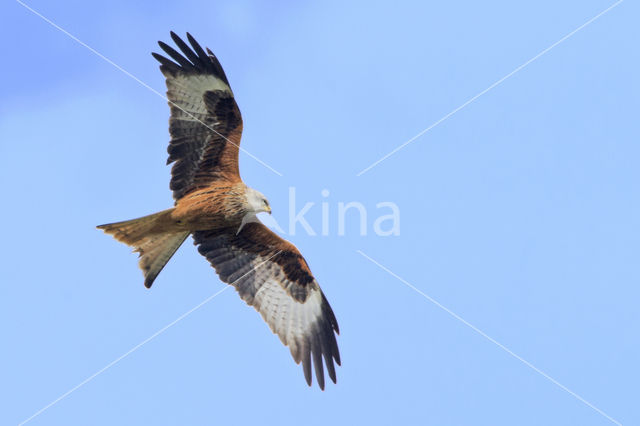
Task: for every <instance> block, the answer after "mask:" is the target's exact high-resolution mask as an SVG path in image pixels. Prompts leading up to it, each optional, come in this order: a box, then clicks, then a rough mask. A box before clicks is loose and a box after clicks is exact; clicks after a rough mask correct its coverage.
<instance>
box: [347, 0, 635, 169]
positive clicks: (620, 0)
mask: <svg viewBox="0 0 640 426" xmlns="http://www.w3.org/2000/svg"><path fill="white" fill-rule="evenodd" d="M623 1H624V0H618V1H617V2H615V3H614V4H612V5H611V6H609V7H608V8H606V9H605V10H603V11H602V12H600V13H598V14H597V15H596V16H594V17H593V18H591V19H589V20H588V21H587V22H585V23H584V24H582V25H580V26H579V27H578V28H576V29H575V30H573V31H571V32H570V33H569V34H567V35H565V36H564V37H562V38H561V39H560V40H558V41H556V42H555V43H553V44H552V45H551V46H549V47H547V48H546V49H544V50H543V51H541V52H540V53H538V54H537V55H536V56H534V57H533V58H531V59H529V60H528V61H527V62H525V63H523V64H522V65H520V66H519V67H517V68H516V69H514V70H513V71H511V72H510V73H509V74H507V75H505V76H504V77H502V78H501V79H500V80H498V81H496V82H495V83H493V84H492V85H491V86H489V87H487V88H486V89H484V90H483V91H482V92H480V93H478V94H477V95H475V96H474V97H472V98H471V99H469V100H468V101H466V102H465V103H463V104H462V105H460V106H459V107H457V108H456V109H454V110H453V111H451V112H450V113H448V114H447V115H445V116H444V117H442V118H441V119H439V120H438V121H436V122H435V123H433V124H432V125H430V126H429V127H427V128H426V129H424V130H423V131H421V132H420V133H418V134H417V135H415V136H414V137H412V138H411V139H409V140H408V141H406V142H405V143H403V144H402V145H400V146H398V147H396V148H395V149H393V150H392V151H390V152H389V153H388V154H386V155H384V156H383V157H382V158H380V159H379V160H377V161H375V162H373V163H372V164H370V165H369V166H368V167H366V168H364V169H362V170H360V172H358V174H357V175H356V176H362V175H363V174H365V173H366V172H368V171H369V170H371V169H372V168H374V167H375V166H377V165H378V164H380V163H382V162H383V161H384V160H386V159H387V158H389V157H391V156H392V155H393V154H395V153H396V152H398V151H400V150H401V149H402V148H404V147H406V146H407V145H409V144H410V143H411V142H413V141H415V140H416V139H418V138H420V137H421V136H422V135H424V134H425V133H427V132H428V131H429V130H431V129H433V128H434V127H436V126H437V125H438V124H440V123H442V122H443V121H445V120H447V119H448V118H449V117H451V116H452V115H453V114H455V113H456V112H458V111H460V110H461V109H463V108H464V107H466V106H467V105H469V104H470V103H472V102H473V101H475V100H476V99H478V98H479V97H480V96H482V95H484V94H485V93H487V92H488V91H490V90H491V89H493V88H494V87H496V86H498V85H499V84H500V83H502V82H503V81H505V80H506V79H508V78H509V77H511V76H512V75H514V74H515V73H517V72H518V71H520V70H522V69H523V68H524V67H526V66H527V65H529V64H530V63H532V62H533V61H535V60H536V59H538V58H539V57H541V56H542V55H544V54H545V53H547V52H548V51H550V50H551V49H553V48H554V47H556V46H557V45H559V44H560V43H562V42H563V41H565V40H566V39H568V38H569V37H571V36H572V35H574V34H575V33H577V32H578V31H580V30H581V29H583V28H584V27H586V26H587V25H589V24H591V23H592V22H593V21H595V20H596V19H598V18H600V17H601V16H602V15H604V14H605V13H607V12H609V11H610V10H611V9H613V8H614V7H616V6H618V5H619V4H620V3H622V2H623Z"/></svg>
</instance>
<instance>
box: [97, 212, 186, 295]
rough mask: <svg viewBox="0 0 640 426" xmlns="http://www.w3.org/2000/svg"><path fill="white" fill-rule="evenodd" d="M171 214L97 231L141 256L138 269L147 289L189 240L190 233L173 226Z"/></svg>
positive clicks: (109, 226) (127, 222)
mask: <svg viewBox="0 0 640 426" xmlns="http://www.w3.org/2000/svg"><path fill="white" fill-rule="evenodd" d="M172 210H173V209H169V210H164V211H161V212H159V213H155V214H152V215H149V216H144V217H141V218H138V219H133V220H126V221H124V222H116V223H109V224H106V225H100V226H98V227H97V228H98V229H102V230H104V232H106V233H107V234H110V235H113V237H114V238H115V239H116V240H118V241H120V242H123V243H125V244H127V245H129V246H131V247H133V248H134V251H137V252H138V253H140V260H139V262H138V266H140V269H142V273H143V274H144V285H145V287H147V288H149V287H151V284H153V281H154V280H155V279H156V277H157V276H158V274H159V273H160V271H162V268H164V265H166V264H167V262H168V261H169V259H171V256H173V254H174V253H175V252H176V250H178V248H179V247H180V246H181V245H182V243H183V242H184V240H185V239H186V238H187V237H188V236H189V231H183V230H177V229H175V227H174V226H173V221H172V220H171V211H172Z"/></svg>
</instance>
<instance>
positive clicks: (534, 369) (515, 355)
mask: <svg viewBox="0 0 640 426" xmlns="http://www.w3.org/2000/svg"><path fill="white" fill-rule="evenodd" d="M356 252H357V253H358V254H360V255H361V256H362V257H364V258H365V259H367V260H369V261H370V262H371V263H373V264H375V265H376V266H378V267H379V268H380V269H382V270H383V271H385V272H387V273H388V274H389V275H391V276H392V277H394V278H396V279H397V280H398V281H400V282H402V283H403V284H405V285H406V286H407V287H409V288H410V289H412V290H413V291H415V292H416V293H418V294H420V295H421V296H422V297H424V298H425V299H427V300H428V301H430V302H431V303H433V304H434V305H436V306H437V307H439V308H440V309H442V310H443V311H445V312H446V313H448V314H449V315H451V316H452V317H454V318H455V319H457V320H458V321H460V322H461V323H463V324H464V325H466V326H467V327H469V328H470V329H472V330H473V331H475V332H476V333H478V334H479V335H481V336H482V337H484V338H485V339H487V340H488V341H490V342H491V343H493V344H494V345H496V346H498V347H499V348H500V349H502V350H503V351H505V352H506V353H508V354H509V355H511V356H512V357H514V358H515V359H517V360H518V361H520V362H522V363H523V364H524V365H526V366H527V367H529V368H531V369H532V370H533V371H535V372H536V373H538V374H540V375H541V376H543V377H544V378H545V379H547V380H549V381H550V382H551V383H553V384H554V385H556V386H558V387H559V388H560V389H562V390H564V391H565V392H567V393H569V394H570V395H572V396H573V397H574V398H576V399H577V400H579V401H580V402H582V403H584V404H585V405H587V406H589V407H590V408H592V409H593V410H595V411H597V412H598V413H599V414H601V415H602V416H604V417H606V418H607V419H609V420H610V421H611V422H613V423H615V424H617V425H620V426H622V423H620V422H619V421H617V420H616V419H614V418H613V417H611V416H609V415H608V414H607V413H605V412H604V411H602V410H601V409H599V408H598V407H596V406H595V405H593V404H592V403H590V402H589V401H587V400H586V399H584V398H583V397H581V396H580V395H578V394H577V393H575V392H573V391H572V390H571V389H569V388H567V387H566V386H565V385H563V384H562V383H560V382H558V381H557V380H556V379H554V378H553V377H551V376H549V375H548V374H547V373H545V372H544V371H542V370H540V369H539V368H537V367H536V366H535V365H533V364H531V363H530V362H529V361H527V360H526V359H524V358H522V357H521V356H519V355H518V354H516V353H514V352H513V351H512V350H511V349H509V348H507V347H506V346H504V345H503V344H502V343H500V342H498V341H497V340H495V339H494V338H493V337H491V336H489V335H487V334H486V333H485V332H484V331H482V330H480V329H479V328H478V327H476V326H475V325H473V324H471V323H470V322H468V321H467V320H465V319H464V318H462V317H461V316H460V315H458V314H456V313H455V312H453V311H452V310H450V309H449V308H447V307H446V306H444V305H442V304H441V303H440V302H438V301H437V300H435V299H434V298H432V297H431V296H429V295H428V294H426V293H424V292H423V291H422V290H420V289H419V288H417V287H416V286H414V285H413V284H411V283H410V282H408V281H406V280H405V279H403V278H402V277H400V276H399V275H397V274H395V273H394V272H392V271H391V270H390V269H389V268H387V267H386V266H384V265H382V264H381V263H380V262H378V261H376V260H374V259H372V258H371V257H369V256H368V255H366V254H365V253H363V252H362V251H361V250H356Z"/></svg>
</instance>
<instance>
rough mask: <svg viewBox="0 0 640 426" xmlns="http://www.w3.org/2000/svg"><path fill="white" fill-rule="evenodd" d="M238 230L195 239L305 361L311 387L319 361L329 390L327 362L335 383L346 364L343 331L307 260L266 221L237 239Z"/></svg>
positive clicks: (319, 377)
mask: <svg viewBox="0 0 640 426" xmlns="http://www.w3.org/2000/svg"><path fill="white" fill-rule="evenodd" d="M236 231H237V228H233V229H231V228H230V229H228V230H226V231H223V232H220V231H198V232H195V233H194V234H193V238H194V241H195V244H196V245H198V246H199V247H198V251H199V252H200V254H202V255H203V256H205V257H206V258H207V260H209V262H210V263H211V265H212V266H213V267H214V268H215V270H216V272H217V273H218V275H219V276H220V279H221V280H222V281H224V282H226V283H228V284H231V285H233V286H234V287H235V288H236V290H237V291H238V293H239V294H240V297H241V298H242V299H243V300H244V301H245V302H247V304H249V305H251V306H253V307H254V308H255V309H256V310H257V311H258V312H259V313H260V315H262V318H263V319H264V320H265V321H266V322H267V324H269V327H270V328H271V331H273V332H274V333H275V334H277V335H278V336H279V337H280V340H281V341H282V343H284V344H285V345H287V346H289V348H290V350H291V355H293V359H294V360H295V362H296V363H297V364H299V363H300V362H302V368H303V371H304V376H305V379H306V380H307V383H308V384H309V385H311V364H312V360H313V366H314V368H315V372H316V379H317V381H318V384H319V385H320V388H321V389H324V370H323V364H322V358H324V364H325V365H326V367H327V371H328V373H329V377H330V378H331V380H333V382H334V383H335V382H336V371H335V367H334V364H333V362H334V361H335V362H336V363H337V364H338V365H340V353H339V352H338V343H337V342H336V335H335V334H334V332H335V333H336V334H337V333H339V329H338V322H337V321H336V317H335V316H334V314H333V311H332V310H331V306H329V302H328V301H327V299H326V298H325V296H324V294H323V293H322V290H321V289H320V286H319V285H318V283H317V282H316V280H315V278H313V275H311V271H310V270H309V267H308V266H307V263H306V262H305V260H304V258H303V257H302V255H301V254H300V252H299V251H298V249H296V247H295V246H294V245H293V244H291V243H289V242H287V241H285V240H283V239H282V238H280V237H278V236H277V235H276V234H274V233H273V232H271V231H270V230H269V229H268V228H267V227H266V226H264V225H263V224H262V223H256V222H251V223H248V224H246V225H245V226H244V227H243V228H242V230H241V231H240V233H238V234H237V235H236Z"/></svg>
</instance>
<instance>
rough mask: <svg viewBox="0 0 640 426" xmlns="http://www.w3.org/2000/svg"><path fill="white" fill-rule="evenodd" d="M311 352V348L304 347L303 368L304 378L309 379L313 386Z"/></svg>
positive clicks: (308, 381)
mask: <svg viewBox="0 0 640 426" xmlns="http://www.w3.org/2000/svg"><path fill="white" fill-rule="evenodd" d="M310 355H311V354H310V353H309V348H308V347H304V348H303V349H302V370H303V371H304V379H305V380H306V381H307V384H308V385H309V386H311V356H310Z"/></svg>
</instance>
